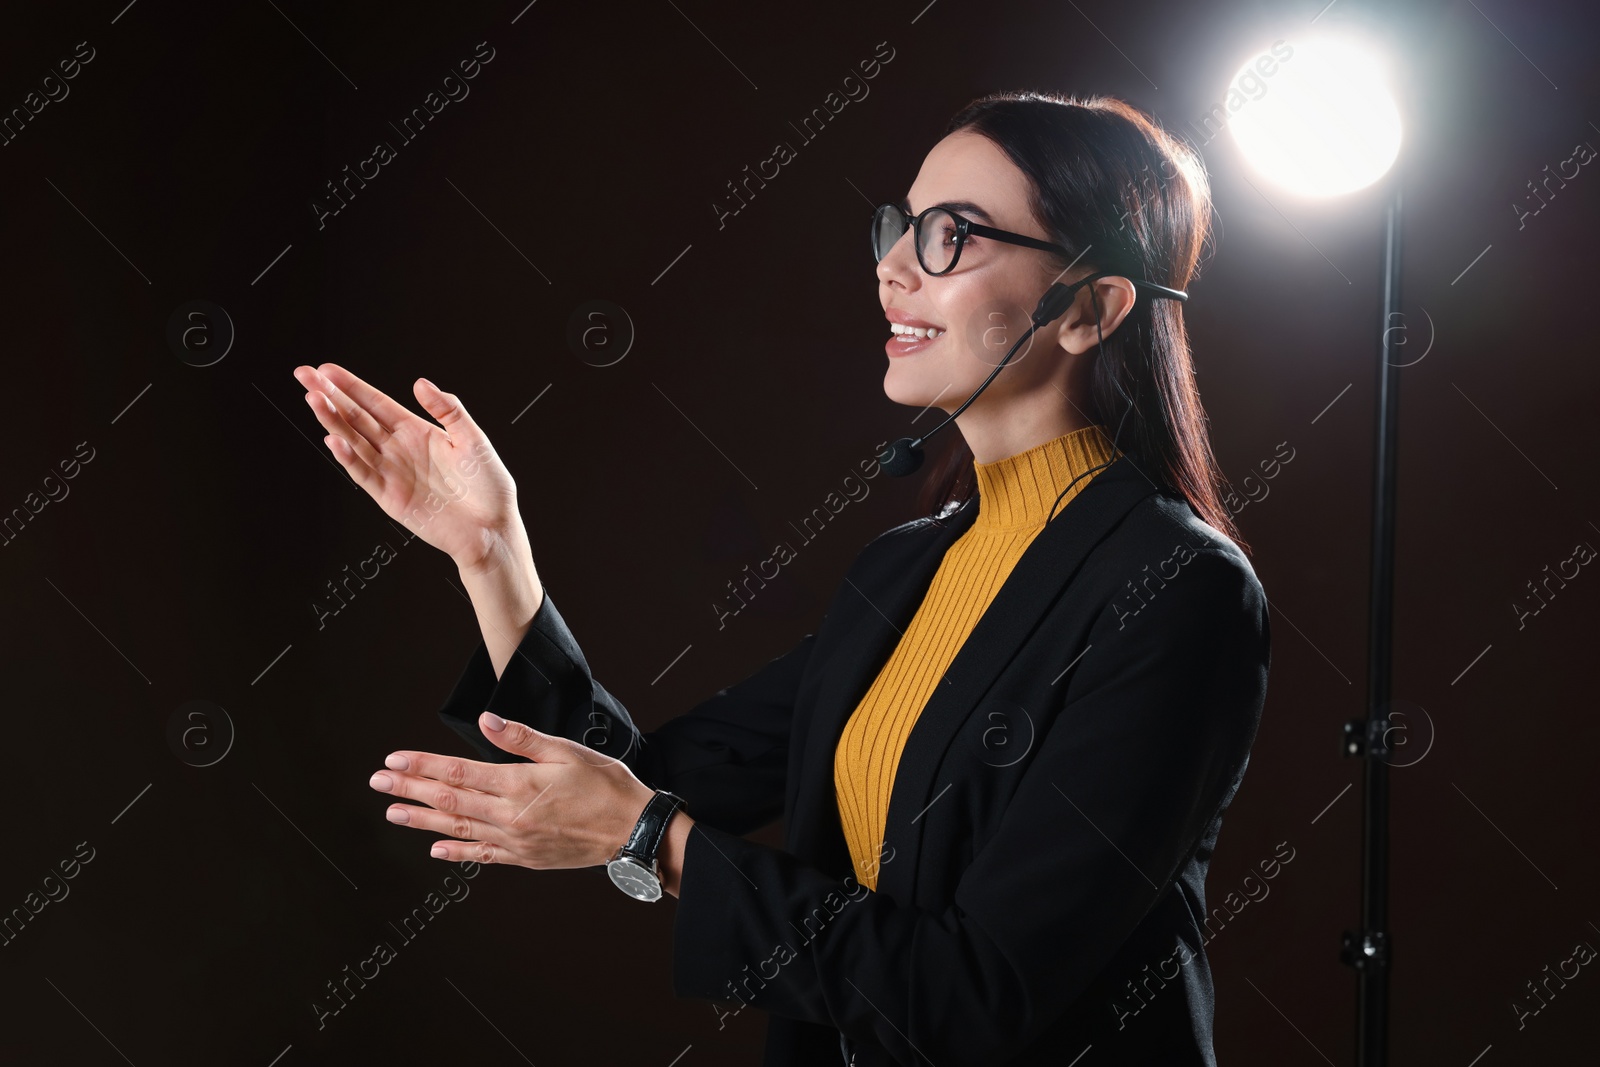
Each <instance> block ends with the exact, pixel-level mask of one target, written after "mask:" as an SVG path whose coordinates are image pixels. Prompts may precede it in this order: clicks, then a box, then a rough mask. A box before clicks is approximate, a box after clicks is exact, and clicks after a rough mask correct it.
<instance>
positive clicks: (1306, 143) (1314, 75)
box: [1228, 36, 1400, 197]
mask: <svg viewBox="0 0 1600 1067" xmlns="http://www.w3.org/2000/svg"><path fill="white" fill-rule="evenodd" d="M1288 44H1289V46H1290V47H1291V48H1292V54H1291V55H1290V57H1289V58H1288V59H1286V60H1282V61H1281V62H1277V63H1276V64H1275V69H1274V70H1273V71H1272V73H1271V76H1270V77H1262V76H1261V74H1262V72H1261V71H1260V69H1259V68H1258V66H1257V64H1258V63H1259V62H1260V61H1259V59H1253V60H1252V61H1251V62H1249V63H1247V64H1246V65H1245V66H1244V67H1242V68H1241V69H1240V71H1239V73H1238V74H1236V75H1235V77H1234V80H1233V83H1232V85H1233V86H1235V87H1237V86H1239V85H1241V84H1245V85H1259V86H1261V91H1260V94H1259V96H1253V97H1250V98H1248V100H1247V103H1246V104H1245V106H1243V107H1241V108H1240V109H1239V112H1238V114H1236V115H1235V116H1233V119H1232V121H1231V122H1230V123H1229V124H1228V128H1229V129H1231V130H1232V131H1233V136H1234V140H1235V142H1236V143H1237V144H1238V146H1239V150H1240V151H1241V152H1242V153H1244V156H1245V158H1246V159H1247V160H1248V161H1249V163H1250V165H1251V166H1252V167H1254V168H1255V169H1256V170H1257V171H1258V172H1259V173H1260V174H1261V175H1262V176H1263V177H1265V178H1266V179H1267V180H1268V181H1270V182H1272V183H1273V184H1274V185H1277V186H1279V187H1281V188H1285V189H1288V190H1290V191H1292V192H1296V193H1299V194H1300V195H1302V196H1307V197H1328V196H1338V195H1339V194H1341V193H1348V192H1351V191H1353V190H1356V189H1360V188H1362V187H1363V186H1366V185H1371V184H1372V183H1373V182H1375V181H1377V180H1378V179H1379V178H1381V177H1382V176H1383V175H1384V173H1385V172H1387V171H1388V169H1389V167H1390V166H1391V165H1393V163H1394V161H1395V158H1396V157H1397V156H1398V155H1399V154H1400V109H1399V108H1398V107H1397V106H1396V105H1395V100H1394V96H1393V95H1392V94H1391V93H1390V91H1389V86H1388V79H1387V77H1386V75H1385V70H1384V65H1383V63H1382V62H1381V61H1380V60H1379V59H1378V57H1377V56H1376V55H1375V54H1374V53H1373V52H1372V51H1371V50H1370V49H1368V48H1367V47H1365V46H1364V45H1362V44H1361V43H1360V42H1359V41H1357V40H1354V39H1351V38H1343V37H1335V36H1319V37H1314V38H1309V39H1306V40H1301V41H1295V40H1291V41H1289V42H1288ZM1279 54H1280V55H1281V54H1282V51H1281V49H1280V51H1279Z"/></svg>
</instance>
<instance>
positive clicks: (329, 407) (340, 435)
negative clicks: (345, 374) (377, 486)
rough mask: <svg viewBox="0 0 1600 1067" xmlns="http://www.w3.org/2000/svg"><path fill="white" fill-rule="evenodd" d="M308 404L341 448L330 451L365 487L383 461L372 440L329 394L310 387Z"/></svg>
mask: <svg viewBox="0 0 1600 1067" xmlns="http://www.w3.org/2000/svg"><path fill="white" fill-rule="evenodd" d="M313 380H314V379H313ZM301 384H305V383H304V382H302V383H301ZM306 403H307V404H308V405H309V406H310V407H311V411H312V413H313V414H314V415H316V417H317V421H318V422H320V423H321V424H322V428H323V429H324V430H327V431H328V432H329V433H330V434H332V435H333V436H334V437H335V438H336V439H337V440H338V441H339V445H334V444H332V443H328V448H329V450H330V451H332V452H333V454H334V456H335V457H336V458H338V460H339V461H340V462H341V463H343V464H344V465H345V469H346V470H348V471H349V472H350V476H351V477H352V478H355V479H356V482H357V483H358V484H360V485H363V486H366V485H367V479H369V478H375V477H376V474H377V471H378V468H379V465H380V464H381V463H382V462H383V457H382V456H381V455H380V454H379V452H378V450H377V449H376V448H375V447H373V444H372V442H371V441H370V440H368V439H367V438H366V437H364V436H363V435H362V434H361V433H360V432H358V431H357V430H356V429H355V427H353V426H351V425H350V424H349V423H348V422H346V421H345V418H344V416H343V415H341V414H339V409H338V407H336V406H335V404H334V402H333V398H332V397H330V396H329V395H328V394H327V393H325V392H322V391H321V390H320V389H310V388H308V391H307V392H306ZM341 445H342V446H343V447H342V448H341V447H340V446H341Z"/></svg>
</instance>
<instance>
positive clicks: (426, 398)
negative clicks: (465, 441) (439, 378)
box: [412, 378, 483, 436]
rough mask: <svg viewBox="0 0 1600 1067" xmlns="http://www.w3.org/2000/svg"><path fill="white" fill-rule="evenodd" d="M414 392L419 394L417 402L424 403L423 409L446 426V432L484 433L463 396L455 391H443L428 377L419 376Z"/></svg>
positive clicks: (477, 434)
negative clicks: (462, 401)
mask: <svg viewBox="0 0 1600 1067" xmlns="http://www.w3.org/2000/svg"><path fill="white" fill-rule="evenodd" d="M412 392H414V393H416V394H417V402H418V403H420V404H421V405H422V407H423V410H425V411H426V412H427V413H428V414H429V415H432V416H433V417H434V418H435V419H436V420H438V423H439V425H440V426H443V427H444V432H445V433H447V434H451V435H452V436H458V435H463V434H464V435H467V436H481V435H482V433H483V431H482V430H480V429H479V428H478V424H477V422H475V421H474V420H473V418H472V416H471V415H469V414H467V409H466V407H465V406H464V405H463V404H462V403H461V398H460V397H458V396H456V395H455V394H454V393H446V392H444V391H442V390H441V389H440V388H439V387H438V386H437V385H434V384H433V383H432V382H430V381H428V379H426V378H418V379H417V381H416V384H415V385H413V386H412Z"/></svg>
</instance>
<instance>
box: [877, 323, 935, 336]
mask: <svg viewBox="0 0 1600 1067" xmlns="http://www.w3.org/2000/svg"><path fill="white" fill-rule="evenodd" d="M889 332H890V333H897V334H906V335H908V336H909V335H912V334H914V335H916V336H917V337H927V338H934V337H938V336H940V335H941V334H943V333H944V331H943V330H941V329H939V328H938V327H937V326H929V327H927V328H923V327H921V326H902V325H901V324H900V323H898V322H891V323H890V324H889Z"/></svg>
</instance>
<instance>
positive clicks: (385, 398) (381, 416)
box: [317, 363, 416, 444]
mask: <svg viewBox="0 0 1600 1067" xmlns="http://www.w3.org/2000/svg"><path fill="white" fill-rule="evenodd" d="M317 372H318V373H320V374H321V375H322V376H323V377H324V378H327V379H328V380H329V381H330V382H331V383H332V384H333V386H334V388H335V389H337V390H338V391H339V392H340V393H342V394H344V396H345V397H346V398H347V399H349V400H351V401H353V402H354V403H355V405H356V406H357V407H358V408H359V409H360V414H358V415H357V416H356V418H357V420H358V421H357V422H356V425H357V427H358V428H359V429H360V430H361V432H362V433H364V434H367V435H368V438H369V439H370V440H372V441H374V442H375V443H380V444H381V443H382V441H383V439H384V438H386V437H388V436H389V435H390V434H391V433H393V432H394V431H395V430H396V429H398V428H399V427H400V425H401V424H402V423H404V422H406V421H407V420H408V419H414V418H416V416H415V415H413V414H412V413H411V412H409V411H407V410H406V408H405V405H403V404H400V403H398V402H396V401H395V400H394V399H393V398H391V397H390V396H389V395H388V394H387V393H385V392H384V391H383V390H381V389H377V388H374V387H373V386H371V385H369V384H367V383H366V382H364V381H362V380H361V379H360V378H358V377H356V376H355V375H354V374H352V373H350V372H349V371H347V370H345V369H344V368H343V367H341V366H339V364H337V363H323V364H320V365H319V366H318V367H317ZM339 406H340V408H341V409H342V408H346V407H349V406H350V405H348V404H343V403H341V404H340V405H339ZM363 417H365V418H366V419H370V420H371V426H370V427H369V426H368V425H367V424H365V423H364V422H362V421H359V420H361V419H362V418H363ZM369 429H370V430H371V433H368V431H369ZM374 435H377V436H374Z"/></svg>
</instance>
